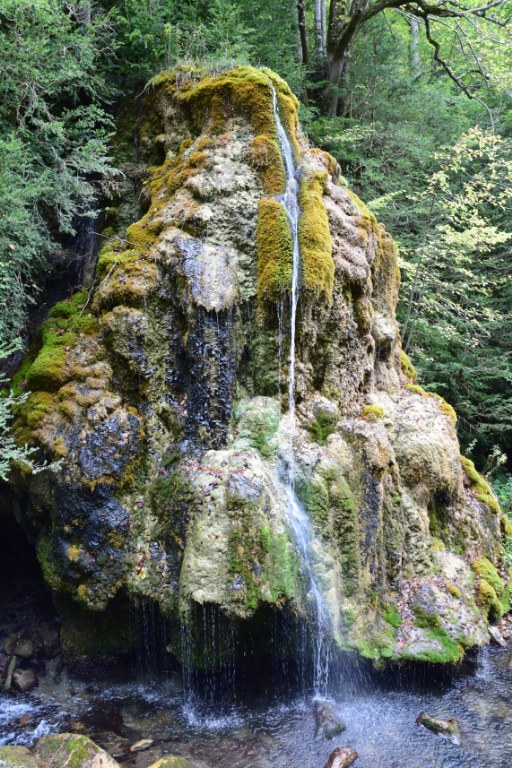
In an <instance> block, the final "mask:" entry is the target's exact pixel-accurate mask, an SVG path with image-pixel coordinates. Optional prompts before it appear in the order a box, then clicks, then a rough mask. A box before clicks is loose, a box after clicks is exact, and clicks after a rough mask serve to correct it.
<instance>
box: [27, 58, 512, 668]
mask: <svg viewBox="0 0 512 768" xmlns="http://www.w3.org/2000/svg"><path fill="white" fill-rule="evenodd" d="M271 83H272V84H273V86H274V88H275V90H276V93H277V102H278V106H279V110H280V115H281V120H282V123H283V125H284V126H285V129H286V131H287V132H288V135H289V138H290V142H291V145H292V147H293V151H294V153H295V163H296V165H297V166H298V167H299V168H300V171H299V176H300V182H299V203H300V208H301V214H300V217H299V224H298V230H299V233H298V234H299V244H300V250H301V286H300V299H299V305H298V323H297V343H296V357H297V364H296V382H295V383H296V387H295V396H296V401H297V423H296V425H295V428H294V430H293V436H294V454H295V463H296V467H297V482H296V486H297V492H298V494H299V496H300V499H301V501H302V503H303V505H304V506H305V508H306V510H307V512H308V514H309V516H310V518H311V519H312V521H313V528H314V542H313V551H314V560H315V562H314V567H315V569H316V570H317V571H318V574H319V578H320V582H321V583H322V588H323V590H324V592H325V599H326V602H327V604H328V606H329V611H330V618H331V625H332V633H333V637H334V638H335V640H336V641H337V642H338V644H339V645H340V646H342V647H350V648H356V649H358V650H359V652H361V653H362V654H363V655H365V656H368V657H370V658H373V659H387V658H397V657H401V656H403V657H405V658H418V659H425V660H429V661H453V660H457V659H458V658H460V656H461V655H462V653H463V651H464V648H465V647H467V646H469V645H473V644H476V643H481V642H485V640H486V638H487V637H488V635H487V632H486V624H487V615H488V614H489V613H490V614H491V615H492V616H497V615H498V614H499V613H500V611H501V613H502V612H503V611H504V610H505V609H506V607H507V605H508V600H509V594H508V587H507V583H506V580H503V578H502V576H503V574H502V573H501V572H500V571H499V567H500V563H499V558H498V552H499V541H500V535H501V524H502V517H501V512H500V510H499V509H498V508H497V507H496V505H495V503H494V500H493V498H492V494H491V495H490V491H489V489H488V487H486V486H485V483H484V482H483V481H481V479H480V478H479V477H478V475H477V474H476V472H475V471H474V468H473V469H471V468H469V470H468V467H469V465H470V462H469V463H468V462H466V463H465V464H463V465H462V464H461V460H460V456H459V446H458V442H457V437H456V430H455V415H454V414H453V411H452V410H451V409H450V407H449V406H448V405H447V404H446V403H444V401H442V400H441V399H440V398H437V397H436V396H432V395H430V394H429V393H426V392H424V391H423V390H422V389H421V388H420V387H418V386H417V385H416V384H415V382H414V370H413V368H412V366H411V365H410V363H408V361H407V358H406V356H404V355H403V353H401V351H400V343H399V334H398V326H397V322H396V319H395V307H396V301H397V296H398V286H399V273H398V268H397V258H396V250H395V246H394V244H393V241H392V240H391V238H390V237H389V235H388V234H387V233H386V232H385V230H384V228H383V227H382V226H381V225H379V224H378V223H377V221H376V219H375V217H374V216H373V214H371V212H370V211H369V210H368V209H367V208H366V207H365V206H364V204H363V203H362V202H361V201H360V200H358V199H357V197H356V196H355V195H353V194H352V193H351V192H350V190H348V189H347V188H346V186H344V185H343V183H340V181H339V178H340V172H339V168H338V167H337V165H336V163H335V161H334V160H333V158H331V157H329V156H328V155H326V154H325V153H323V152H321V151H319V150H314V149H310V148H309V147H308V146H307V143H306V141H305V140H304V137H303V136H302V134H301V132H300V128H299V126H298V119H297V103H296V100H295V99H294V97H293V96H292V94H291V92H290V91H289V89H288V87H287V86H286V84H285V83H284V82H283V81H281V80H280V79H279V78H278V77H277V76H276V75H274V74H273V73H271V72H269V71H267V70H255V69H251V68H248V67H245V68H244V67H241V68H238V69H236V70H233V71H232V72H228V73H225V74H221V75H217V76H215V77H207V76H206V77H205V76H203V75H202V74H201V73H197V72H193V71H189V72H185V71H182V70H175V71H172V72H169V73H164V74H163V75H161V76H159V77H158V78H156V79H155V81H154V83H153V84H152V86H151V87H150V88H149V89H148V93H147V95H146V97H145V100H144V103H143V106H142V107H141V108H140V109H139V112H138V115H135V116H134V120H133V122H134V123H135V124H136V125H135V130H136V132H137V133H138V137H139V148H138V156H137V157H136V158H134V159H133V162H130V163H127V164H126V165H125V166H124V167H123V171H124V173H125V177H126V178H127V179H129V178H131V179H133V180H134V183H135V184H138V183H140V184H141V185H142V192H141V195H140V197H141V199H142V202H143V205H144V210H145V213H144V214H143V215H141V217H140V218H139V220H132V221H131V222H130V226H128V228H126V223H127V218H128V215H127V211H130V210H133V207H134V204H133V201H131V202H130V200H129V195H128V192H129V190H128V192H127V195H126V196H125V197H124V198H123V199H121V200H120V201H119V204H118V205H117V206H114V207H113V208H112V209H111V211H112V213H111V214H109V216H110V217H111V220H110V221H109V222H107V223H108V224H109V226H110V230H109V234H110V233H112V231H114V233H115V234H114V235H113V236H112V237H111V238H110V239H109V241H108V242H107V244H106V246H105V247H104V249H103V250H102V252H101V253H100V257H99V262H98V268H97V276H96V288H95V290H94V291H93V293H92V295H91V296H90V297H89V295H88V294H87V293H84V294H77V295H76V296H74V297H72V298H71V299H70V300H69V301H67V302H62V303H60V304H58V305H56V306H55V307H54V308H53V310H52V311H51V312H50V315H49V318H48V320H47V321H46V322H45V324H44V326H43V327H42V329H41V339H40V348H39V349H36V350H34V352H33V353H31V354H30V355H29V356H28V357H27V358H26V360H25V361H24V363H23V366H22V369H21V370H20V372H19V374H18V377H17V382H18V385H19V386H25V387H26V388H27V389H28V390H30V392H31V394H30V396H29V398H28V400H27V403H26V404H25V405H24V406H23V408H22V409H21V412H20V415H19V418H18V421H17V424H16V432H17V435H18V438H19V440H20V441H21V442H25V441H28V442H30V443H32V444H35V445H37V446H39V447H40V448H41V450H42V452H43V453H44V455H46V456H47V457H48V458H49V459H52V460H56V459H58V460H59V464H58V465H56V466H54V467H53V468H51V469H50V470H48V471H46V472H43V473H41V474H39V475H36V476H34V477H21V476H20V477H16V478H14V481H15V483H16V488H17V492H18V495H19V499H20V503H19V517H20V521H21V522H22V524H23V525H24V527H25V529H26V530H27V532H28V533H29V535H30V536H31V538H32V540H33V541H34V542H35V546H36V549H37V553H38V557H39V561H40V563H41V567H42V570H43V574H44V577H45V579H46V581H47V583H48V584H49V585H50V586H51V587H52V589H53V590H54V592H55V593H56V595H57V597H58V598H59V599H60V600H61V604H65V605H66V612H65V617H64V629H66V625H67V624H68V625H70V623H71V625H72V621H73V618H72V617H73V608H72V606H73V605H76V606H77V608H76V610H77V612H79V613H80V622H82V623H83V622H84V621H85V619H84V615H86V616H87V615H89V614H88V613H87V612H88V611H90V612H92V611H96V612H98V613H97V614H96V615H98V616H100V617H101V616H102V617H108V615H109V612H112V611H113V608H112V606H113V605H114V602H115V601H118V602H119V601H124V604H125V606H126V603H129V602H137V601H139V600H141V599H147V600H150V601H154V602H155V603H157V604H158V605H159V608H160V610H161V611H162V613H163V614H164V615H166V616H167V617H169V618H171V619H173V618H174V619H176V618H177V617H178V615H179V616H180V617H181V619H183V620H185V621H186V620H187V617H189V618H190V617H192V616H194V615H195V614H196V613H197V611H196V608H197V606H198V605H208V606H214V607H215V609H217V608H218V609H220V610H221V611H222V612H223V613H224V614H225V615H226V616H228V617H230V618H236V619H250V618H251V617H252V616H253V615H254V614H255V612H256V611H257V610H258V608H260V607H261V606H264V605H267V606H269V605H270V606H273V607H274V608H275V609H276V610H281V609H283V608H286V610H287V611H291V612H292V613H294V614H296V615H297V616H301V615H304V614H305V613H306V612H307V610H308V609H307V601H306V598H305V589H304V579H303V575H302V573H301V568H300V563H299V559H298V554H297V548H296V545H295V542H294V541H293V538H292V536H291V533H290V526H289V522H288V503H287V497H286V490H285V487H284V484H283V476H284V475H285V473H286V467H287V465H289V464H290V463H291V461H292V457H291V454H290V440H291V432H292V430H291V423H290V419H289V417H288V415H287V414H286V392H287V386H288V360H289V357H290V355H289V353H290V349H289V344H290V341H289V340H290V333H289V324H290V318H289V314H290V312H289V295H288V292H289V287H290V275H291V272H290V243H291V239H290V237H291V236H290V231H289V224H288V221H287V218H286V213H285V211H284V208H283V206H282V202H281V198H280V195H281V193H282V192H283V191H284V171H283V161H282V158H281V156H280V152H279V146H278V143H277V137H276V125H275V119H274V114H273V110H272V90H271ZM125 128H126V126H125ZM132 128H133V126H130V131H129V132H128V133H130V135H131V133H132V130H131V129H132ZM123 133H124V135H127V132H126V131H123V130H120V134H123ZM138 192H139V190H138V189H137V195H138ZM468 471H469V474H468ZM482 483H483V484H482ZM482 555H483V556H485V557H484V559H487V560H486V562H488V563H489V566H490V568H492V569H493V570H492V571H491V570H489V567H488V566H487V565H485V568H483V569H482V567H477V566H475V568H473V569H472V568H471V566H470V565H468V561H469V563H471V562H473V561H476V560H477V558H478V557H480V558H481V556H482ZM478 562H480V561H478ZM495 566H497V567H498V570H496V568H495ZM62 601H63V602H62ZM113 601H114V602H113ZM94 615H95V614H92V613H91V616H94ZM85 623H86V622H85ZM105 624H108V621H106V622H105ZM99 626H101V623H100V624H99ZM66 637H67V638H68V639H67V648H68V650H72V645H73V644H72V641H71V640H70V638H72V637H73V632H67V633H66ZM106 646H108V642H107V640H106V642H105V643H104V644H103V645H102V647H106Z"/></svg>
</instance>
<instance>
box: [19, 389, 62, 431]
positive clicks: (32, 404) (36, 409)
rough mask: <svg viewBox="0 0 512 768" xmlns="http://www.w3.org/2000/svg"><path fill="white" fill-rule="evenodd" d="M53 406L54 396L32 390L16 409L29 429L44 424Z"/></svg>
mask: <svg viewBox="0 0 512 768" xmlns="http://www.w3.org/2000/svg"><path fill="white" fill-rule="evenodd" d="M54 407H55V397H54V395H52V394H50V393H49V392H32V393H31V394H30V395H29V396H28V397H27V399H26V401H25V402H24V403H23V405H22V406H21V407H20V408H19V410H18V415H19V416H20V417H21V418H22V419H23V421H24V422H25V423H26V424H27V425H28V427H29V428H30V429H31V430H34V429H38V428H39V427H41V426H42V425H43V424H44V421H45V418H46V416H47V414H48V413H50V412H51V411H52V410H53V409H54Z"/></svg>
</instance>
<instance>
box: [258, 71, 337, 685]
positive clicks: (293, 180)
mask: <svg viewBox="0 0 512 768" xmlns="http://www.w3.org/2000/svg"><path fill="white" fill-rule="evenodd" d="M271 88H272V104H273V110H274V118H275V121H276V128H277V138H278V142H279V148H280V150H281V155H282V157H283V162H284V167H285V174H286V190H285V192H284V195H283V196H282V202H283V205H284V207H285V209H286V213H287V216H288V220H289V222H290V229H291V233H292V242H293V255H292V281H291V292H290V366H289V373H288V410H289V419H290V451H289V461H288V467H287V472H286V494H287V499H288V511H289V515H290V525H291V528H292V530H293V534H294V537H295V541H296V543H297V547H298V549H299V553H300V557H301V562H302V567H303V569H304V571H305V574H306V575H307V578H308V581H309V597H310V599H311V602H312V607H313V612H314V621H315V627H314V629H315V632H314V638H313V641H314V659H313V661H314V679H313V685H314V690H315V694H325V693H326V688H327V683H328V678H329V662H330V653H329V650H330V643H329V630H330V616H329V611H328V608H327V605H326V602H325V598H324V595H323V592H322V589H321V587H320V584H319V579H318V575H317V573H316V571H315V567H314V551H313V542H314V537H313V531H312V527H311V521H310V519H309V517H308V515H307V513H306V511H305V510H304V508H303V507H302V505H301V503H300V501H299V499H298V498H297V495H296V492H295V477H296V463H295V452H294V433H295V333H296V324H297V303H298V298H299V269H300V247H299V216H300V207H299V199H298V183H297V169H296V168H295V163H294V160H293V151H292V147H291V144H290V140H289V138H288V135H287V133H286V131H285V129H284V126H283V123H282V121H281V117H280V114H279V105H278V100H277V93H276V90H275V88H274V86H273V84H272V83H271Z"/></svg>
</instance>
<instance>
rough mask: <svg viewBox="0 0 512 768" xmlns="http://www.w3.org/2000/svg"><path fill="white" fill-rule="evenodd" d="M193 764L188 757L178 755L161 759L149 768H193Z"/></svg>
mask: <svg viewBox="0 0 512 768" xmlns="http://www.w3.org/2000/svg"><path fill="white" fill-rule="evenodd" d="M192 766H193V763H192V762H191V761H190V760H187V758H186V757H180V756H178V755H169V756H167V757H161V758H160V760H157V761H156V763H152V764H151V765H150V766H149V768H192Z"/></svg>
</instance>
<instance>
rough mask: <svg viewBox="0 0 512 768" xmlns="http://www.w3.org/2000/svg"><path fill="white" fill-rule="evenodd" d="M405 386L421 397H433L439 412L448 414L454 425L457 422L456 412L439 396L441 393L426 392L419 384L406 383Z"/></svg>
mask: <svg viewBox="0 0 512 768" xmlns="http://www.w3.org/2000/svg"><path fill="white" fill-rule="evenodd" d="M405 388H406V389H408V390H409V391H410V392H416V394H417V395H421V396H422V397H431V398H433V399H434V400H435V401H436V402H437V404H438V406H439V410H440V411H441V413H444V415H445V416H448V418H449V419H450V421H451V423H452V424H453V425H454V426H455V425H456V424H457V414H456V413H455V410H454V408H453V407H452V406H451V405H450V403H447V402H446V400H445V399H444V398H443V397H441V395H438V394H437V393H436V392H427V391H426V390H425V389H423V387H420V385H419V384H406V387H405Z"/></svg>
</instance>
